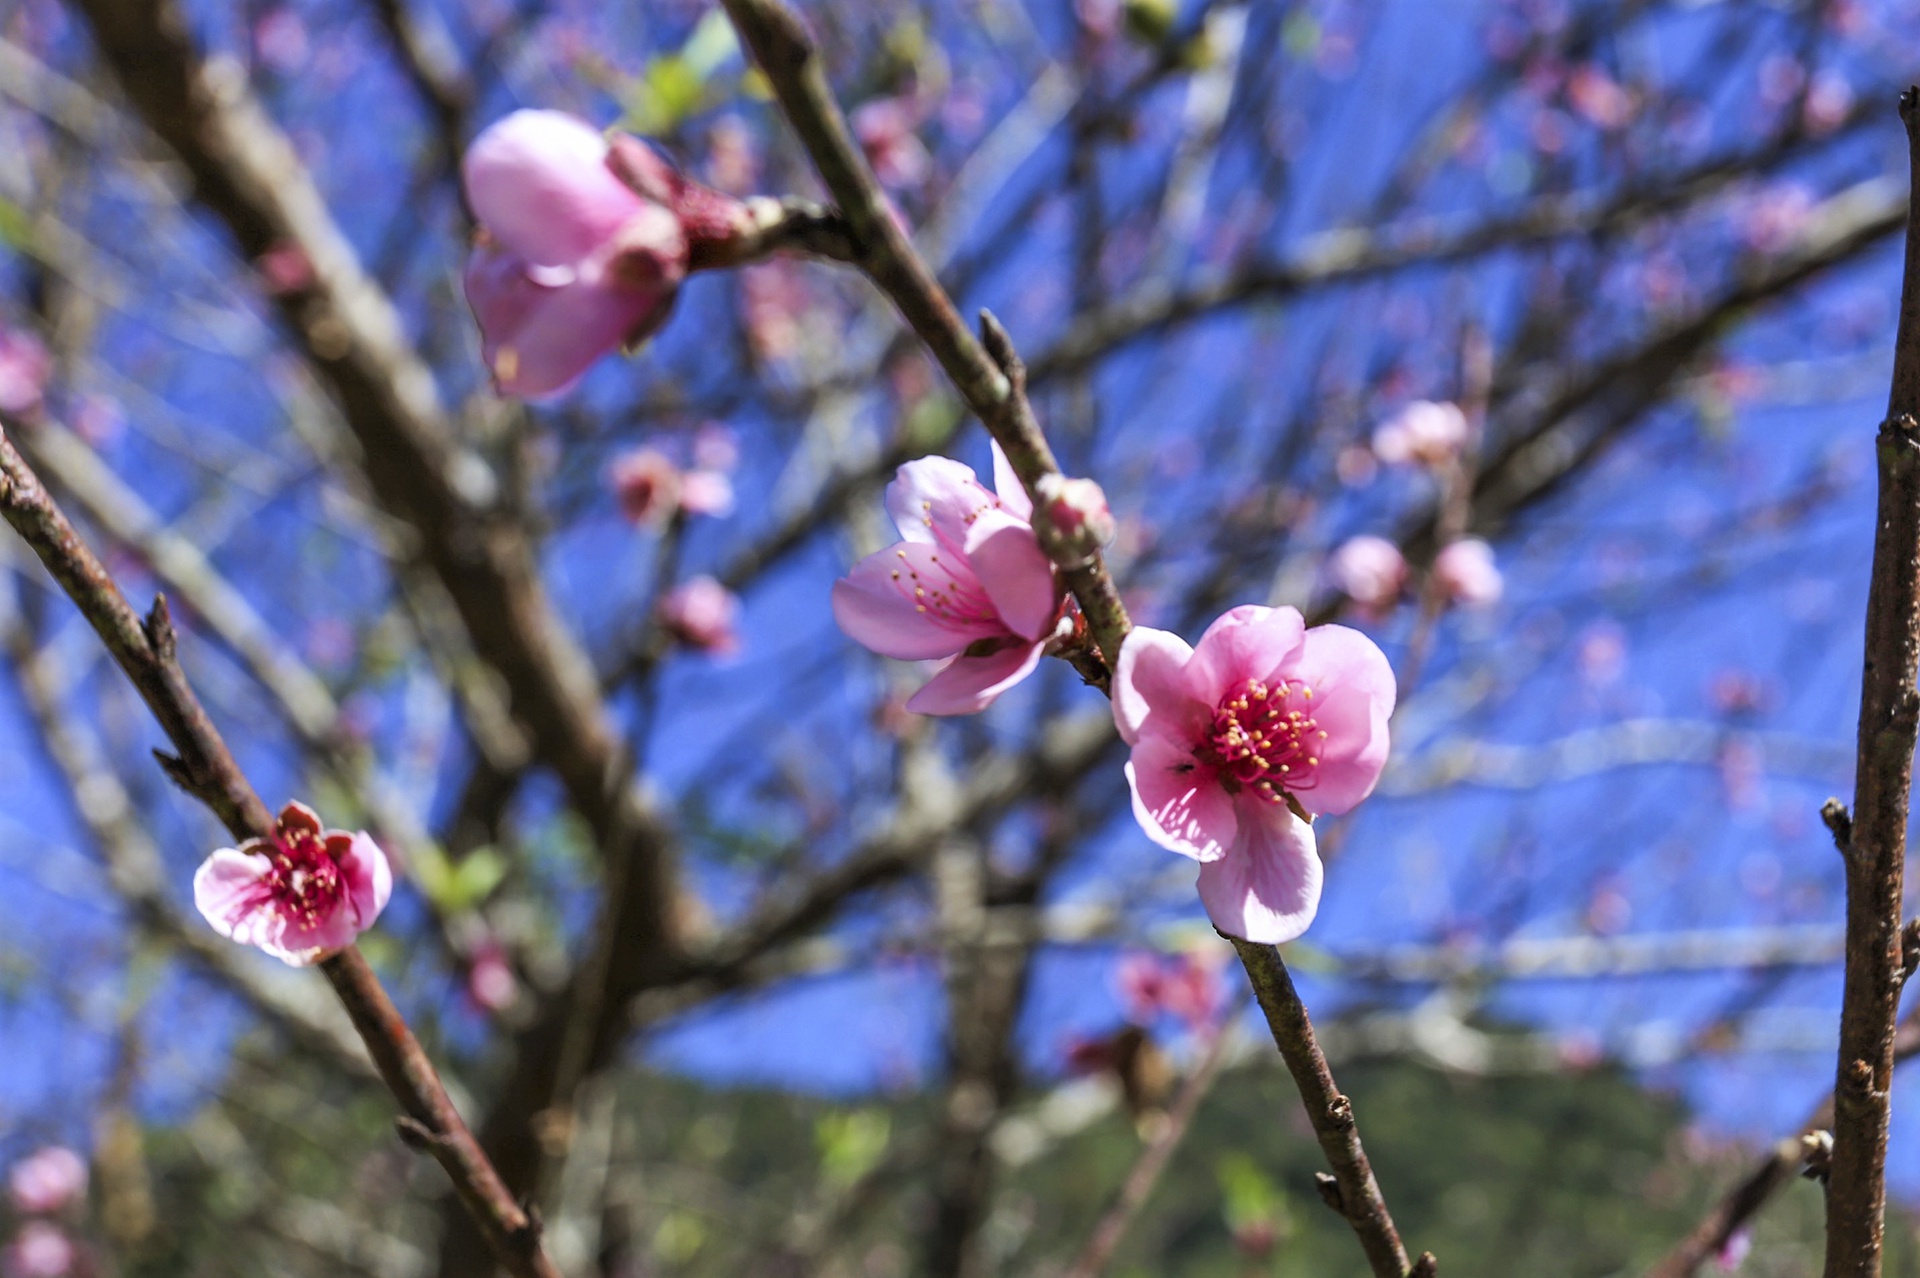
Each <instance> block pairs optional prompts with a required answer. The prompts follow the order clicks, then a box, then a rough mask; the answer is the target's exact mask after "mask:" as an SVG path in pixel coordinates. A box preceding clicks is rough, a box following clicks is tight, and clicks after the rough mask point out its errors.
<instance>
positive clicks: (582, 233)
mask: <svg viewBox="0 0 1920 1278" xmlns="http://www.w3.org/2000/svg"><path fill="white" fill-rule="evenodd" d="M461 176H462V178H463V179H464V181H465V184H466V190H467V199H468V201H469V202H470V203H471V204H472V206H473V212H474V217H475V218H476V219H477V220H478V221H479V222H480V224H481V225H482V226H485V227H486V228H487V229H488V230H489V231H491V232H492V233H493V235H494V236H495V237H496V238H498V239H499V241H500V242H501V243H502V244H503V245H505V246H506V247H507V248H508V249H509V250H511V251H512V252H513V253H515V254H517V255H518V256H520V257H523V258H525V259H527V260H528V261H529V262H532V263H534V264H536V265H539V266H571V265H573V264H575V263H577V262H579V261H581V260H582V259H584V258H586V257H588V256H590V255H591V254H592V253H593V252H594V250H595V249H596V248H598V247H599V246H600V245H601V244H603V243H604V242H605V241H606V240H608V239H609V238H611V237H612V236H613V234H614V233H615V232H616V231H618V230H619V229H620V228H621V227H622V226H623V225H624V224H625V223H626V222H627V220H628V219H630V218H631V217H633V215H634V214H635V213H637V212H638V211H639V210H640V209H641V208H642V206H643V205H644V201H642V200H641V198H640V197H639V196H638V195H635V194H634V193H633V192H632V191H630V190H628V189H627V187H626V185H625V184H624V183H622V182H621V181H620V179H619V178H617V177H615V176H614V174H613V171H612V170H611V169H609V168H608V167H607V140H606V138H605V136H604V135H602V134H601V133H600V132H599V131H598V130H597V129H595V128H594V127H593V126H592V125H590V124H588V123H587V122H586V121H585V120H582V119H579V118H578V117H576V116H571V115H568V114H566V113H565V112H562V111H515V112H514V113H513V114H512V115H509V116H507V117H505V118H504V119H501V120H498V121H495V122H494V123H493V124H491V125H489V126H488V127H487V128H485V129H484V130H482V131H481V133H480V136H478V137H476V138H475V139H474V140H473V144H472V145H471V146H470V147H468V148H467V154H466V157H465V159H464V160H463V161H462V162H461Z"/></svg>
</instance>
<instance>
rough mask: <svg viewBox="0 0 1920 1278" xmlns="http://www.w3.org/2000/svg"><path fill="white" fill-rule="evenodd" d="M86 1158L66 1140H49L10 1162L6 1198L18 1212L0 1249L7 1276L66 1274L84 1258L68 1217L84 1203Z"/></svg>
mask: <svg viewBox="0 0 1920 1278" xmlns="http://www.w3.org/2000/svg"><path fill="white" fill-rule="evenodd" d="M86 1197H87V1160H86V1159H84V1158H82V1157H81V1156H80V1155H79V1154H77V1153H75V1152H74V1151H73V1150H71V1149H68V1148H67V1147H66V1146H65V1145H48V1146H46V1147H45V1148H43V1149H39V1150H36V1151H35V1152H34V1153H32V1154H29V1155H27V1157H25V1158H23V1159H21V1160H20V1161H19V1162H17V1163H15V1164H14V1165H13V1169H12V1170H11V1171H10V1172H8V1173H7V1198H8V1200H9V1201H10V1202H11V1203H12V1205H13V1209H14V1211H15V1212H17V1213H18V1214H19V1215H20V1216H21V1217H23V1219H22V1221H21V1222H20V1226H19V1228H18V1229H17V1230H15V1232H14V1235H13V1238H12V1240H11V1241H9V1242H8V1243H7V1245H6V1247H5V1249H4V1250H0V1273H4V1274H5V1275H6V1276H7V1278H68V1276H69V1275H74V1274H78V1273H80V1272H81V1270H82V1267H83V1264H84V1257H83V1255H82V1253H81V1249H80V1247H79V1245H78V1244H76V1243H75V1242H74V1240H73V1237H72V1236H71V1234H70V1233H69V1232H68V1228H67V1226H68V1225H69V1224H71V1221H70V1220H63V1218H64V1217H71V1216H72V1215H73V1214H74V1213H75V1212H76V1211H77V1210H78V1209H79V1208H81V1207H83V1206H84V1205H85V1203H86Z"/></svg>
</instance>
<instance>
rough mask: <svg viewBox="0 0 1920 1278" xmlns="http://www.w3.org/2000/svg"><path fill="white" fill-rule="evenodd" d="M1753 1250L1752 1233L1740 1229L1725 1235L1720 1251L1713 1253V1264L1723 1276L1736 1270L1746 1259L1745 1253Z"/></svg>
mask: <svg viewBox="0 0 1920 1278" xmlns="http://www.w3.org/2000/svg"><path fill="white" fill-rule="evenodd" d="M1752 1250H1753V1231H1751V1230H1749V1229H1746V1228H1740V1229H1736V1230H1734V1231H1733V1232H1732V1233H1730V1234H1728V1235H1727V1240H1726V1241H1725V1242H1723V1243H1721V1244H1720V1249H1719V1250H1718V1251H1716V1252H1714V1253H1713V1264H1714V1267H1715V1268H1716V1269H1718V1270H1719V1271H1720V1272H1721V1273H1723V1274H1730V1273H1732V1272H1733V1271H1734V1270H1736V1269H1738V1268H1739V1267H1740V1266H1741V1265H1742V1264H1743V1263H1745V1261H1746V1259H1747V1253H1748V1252H1750V1251H1752Z"/></svg>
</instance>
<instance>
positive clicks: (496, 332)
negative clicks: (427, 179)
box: [461, 111, 744, 397]
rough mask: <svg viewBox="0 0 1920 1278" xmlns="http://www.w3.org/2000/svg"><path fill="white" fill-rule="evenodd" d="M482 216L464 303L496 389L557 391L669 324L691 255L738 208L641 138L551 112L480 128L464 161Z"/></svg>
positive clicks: (734, 220)
mask: <svg viewBox="0 0 1920 1278" xmlns="http://www.w3.org/2000/svg"><path fill="white" fill-rule="evenodd" d="M461 174H462V177H463V179H464V181H465V183H466V190H467V198H468V201H469V202H470V203H471V204H472V206H473V212H474V216H475V217H476V218H477V219H478V220H479V223H480V228H481V229H480V232H479V234H478V235H477V237H476V239H475V242H474V248H473V254H472V256H471V257H470V258H469V259H468V262H467V273H466V285H467V301H468V303H469V304H470V305H471V306H472V307H473V313H474V317H475V318H476V319H478V320H479V322H480V334H481V341H482V348H483V353H484V354H485V356H486V360H487V367H488V368H489V369H491V370H492V372H493V379H494V386H495V388H496V389H497V390H498V391H499V392H500V393H501V394H502V395H517V396H531V397H538V396H547V395H557V394H559V393H560V392H562V391H564V390H566V389H567V388H568V387H570V386H572V385H573V383H574V382H575V381H577V380H579V378H580V377H581V376H582V375H583V374H585V373H586V371H587V369H588V368H589V367H590V366H592V364H593V363H594V361H595V360H598V359H599V358H600V357H601V356H602V355H605V354H607V353H608V352H609V351H612V350H614V349H616V348H620V347H627V348H631V347H633V346H634V345H636V344H638V343H639V342H641V341H643V340H645V339H646V338H647V337H649V336H650V335H651V334H652V333H653V332H654V330H656V329H657V328H659V327H660V325H661V324H663V323H665V322H666V318H667V314H668V312H669V311H670V310H672V308H673V300H674V296H675V293H676V291H677V290H678V288H679V285H680V281H681V279H682V278H683V277H684V276H685V275H686V273H687V263H688V255H689V253H690V251H691V250H692V249H693V248H694V247H696V245H697V242H698V241H700V240H702V239H715V238H718V237H721V236H723V235H724V234H726V233H727V230H728V228H729V227H730V226H734V225H737V224H738V219H740V218H741V217H743V216H744V213H743V211H742V210H741V209H740V206H739V205H737V204H735V203H734V202H733V201H731V200H728V199H727V198H726V197H725V196H722V195H720V194H719V193H718V192H715V191H711V190H708V189H707V188H705V187H701V186H698V185H696V184H695V183H692V182H689V181H687V180H686V179H685V178H682V177H681V176H680V175H679V174H677V173H675V172H674V171H673V169H672V168H671V167H670V166H669V165H668V164H667V163H666V161H664V160H662V159H661V158H660V157H659V156H658V155H656V154H655V153H654V152H653V151H652V150H651V149H650V148H648V147H647V146H646V144H645V143H643V142H640V141H639V140H638V139H636V138H631V137H619V138H615V139H614V140H613V141H611V142H609V140H608V139H607V138H605V137H603V136H602V135H601V134H600V133H598V132H596V131H595V130H594V129H593V127H592V126H591V125H589V124H587V123H586V121H584V120H580V119H577V118H575V117H573V116H570V115H567V114H564V113H562V112H559V111H516V112H514V113H513V114H512V115H509V116H507V117H506V118H505V119H503V120H499V121H497V122H495V123H494V124H492V125H490V126H488V128H487V129H486V130H485V131H483V132H482V133H481V134H480V136H479V137H477V138H475V139H474V142H473V145H472V146H470V147H469V148H468V149H467V155H466V159H465V160H464V161H463V163H462V165H461Z"/></svg>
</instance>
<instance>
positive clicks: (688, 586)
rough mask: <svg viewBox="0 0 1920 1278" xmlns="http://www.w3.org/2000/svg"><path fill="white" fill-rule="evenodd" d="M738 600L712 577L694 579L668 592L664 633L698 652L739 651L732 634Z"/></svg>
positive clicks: (663, 610)
mask: <svg viewBox="0 0 1920 1278" xmlns="http://www.w3.org/2000/svg"><path fill="white" fill-rule="evenodd" d="M739 614H740V600H739V599H738V598H737V597H735V595H734V593H733V592H732V591H731V590H728V589H727V588H726V587H725V586H723V585H721V584H720V583H719V582H717V581H715V580H714V579H713V578H712V577H704V576H702V577H693V578H691V579H689V580H687V581H684V582H682V583H681V584H679V585H678V586H675V587H674V588H673V589H672V590H670V591H668V592H667V597H666V598H665V599H663V600H661V602H660V621H661V624H662V625H664V626H665V627H666V629H667V633H668V634H670V635H672V636H673V637H674V638H675V639H677V640H679V641H680V642H681V643H683V644H685V645H686V646H687V647H689V648H694V649H698V650H699V651H701V652H710V653H729V652H735V651H737V650H738V649H739V647H740V636H739V634H738V633H737V632H736V631H735V629H734V626H735V623H736V622H737V621H738V619H739Z"/></svg>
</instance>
